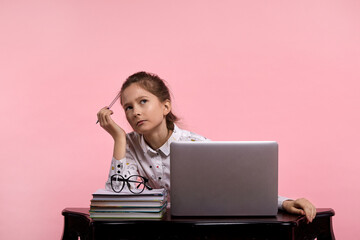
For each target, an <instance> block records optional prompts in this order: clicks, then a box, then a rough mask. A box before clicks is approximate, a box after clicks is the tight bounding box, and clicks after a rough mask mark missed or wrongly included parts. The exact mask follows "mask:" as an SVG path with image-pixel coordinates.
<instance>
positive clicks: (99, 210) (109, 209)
mask: <svg viewBox="0 0 360 240" xmlns="http://www.w3.org/2000/svg"><path fill="white" fill-rule="evenodd" d="M166 205H167V204H166V203H165V204H163V205H162V206H159V207H94V206H91V207H90V213H119V212H144V213H145V212H160V211H161V210H162V209H163V208H165V207H166Z"/></svg>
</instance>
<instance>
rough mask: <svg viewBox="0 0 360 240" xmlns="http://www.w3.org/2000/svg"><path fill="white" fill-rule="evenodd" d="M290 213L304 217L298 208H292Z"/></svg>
mask: <svg viewBox="0 0 360 240" xmlns="http://www.w3.org/2000/svg"><path fill="white" fill-rule="evenodd" d="M290 211H291V213H294V214H298V215H305V212H304V210H302V209H298V208H295V207H292V208H291V210H290Z"/></svg>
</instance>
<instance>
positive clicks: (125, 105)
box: [123, 96, 149, 107]
mask: <svg viewBox="0 0 360 240" xmlns="http://www.w3.org/2000/svg"><path fill="white" fill-rule="evenodd" d="M141 98H149V97H148V96H140V97H137V98H136V99H135V101H138V100H139V99H141ZM128 105H130V103H125V104H124V105H123V107H127V106H128Z"/></svg>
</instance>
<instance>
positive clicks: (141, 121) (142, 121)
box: [136, 120, 145, 126]
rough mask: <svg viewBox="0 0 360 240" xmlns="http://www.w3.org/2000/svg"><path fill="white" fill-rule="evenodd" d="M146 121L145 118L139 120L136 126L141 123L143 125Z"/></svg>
mask: <svg viewBox="0 0 360 240" xmlns="http://www.w3.org/2000/svg"><path fill="white" fill-rule="evenodd" d="M144 122H145V120H140V121H138V122H137V123H136V126H140V125H142V124H143V123H144Z"/></svg>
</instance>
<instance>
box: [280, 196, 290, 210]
mask: <svg viewBox="0 0 360 240" xmlns="http://www.w3.org/2000/svg"><path fill="white" fill-rule="evenodd" d="M286 200H291V199H290V198H287V197H282V196H278V209H280V210H283V207H282V204H283V202H284V201H286Z"/></svg>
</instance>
